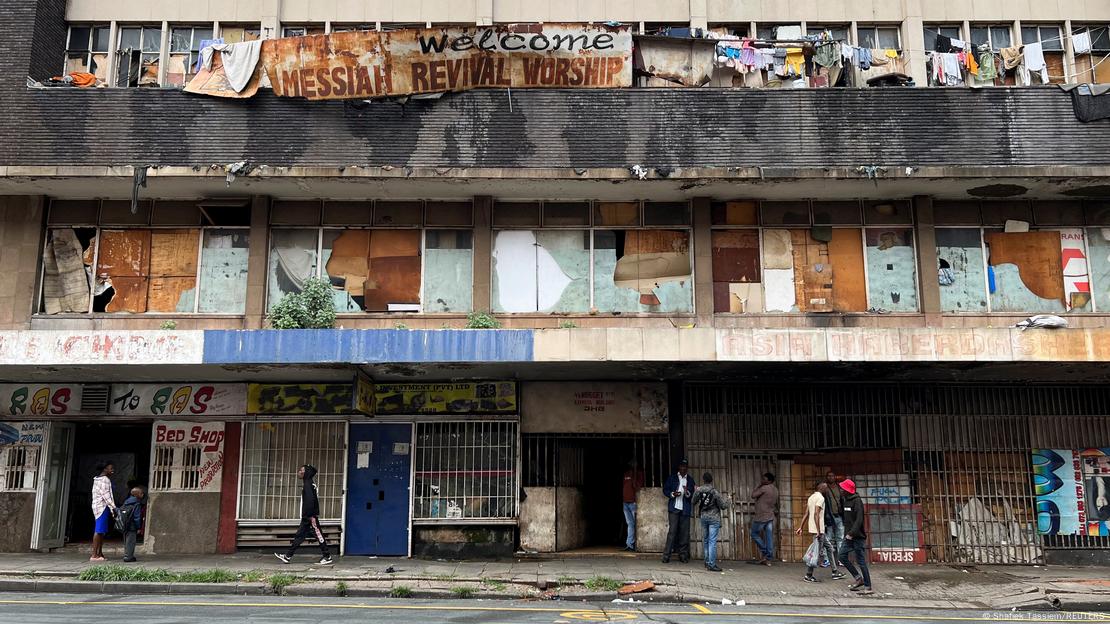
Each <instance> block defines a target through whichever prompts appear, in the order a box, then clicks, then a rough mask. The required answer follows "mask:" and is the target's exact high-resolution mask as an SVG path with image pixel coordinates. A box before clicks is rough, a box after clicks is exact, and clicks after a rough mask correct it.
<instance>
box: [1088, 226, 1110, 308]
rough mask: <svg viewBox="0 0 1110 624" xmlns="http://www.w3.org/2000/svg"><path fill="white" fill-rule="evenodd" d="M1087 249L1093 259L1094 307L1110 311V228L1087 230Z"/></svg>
mask: <svg viewBox="0 0 1110 624" xmlns="http://www.w3.org/2000/svg"><path fill="white" fill-rule="evenodd" d="M1087 248H1088V249H1089V250H1090V257H1091V277H1092V283H1093V284H1094V285H1096V286H1097V288H1092V291H1093V293H1094V299H1095V301H1094V305H1095V306H1096V307H1097V308H1098V310H1099V311H1105V310H1110V227H1092V228H1087Z"/></svg>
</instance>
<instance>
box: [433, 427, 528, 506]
mask: <svg viewBox="0 0 1110 624" xmlns="http://www.w3.org/2000/svg"><path fill="white" fill-rule="evenodd" d="M416 427H417V428H416V449H415V452H416V457H415V461H416V474H415V476H416V491H415V497H414V503H413V518H414V519H416V520H471V519H484V520H493V519H511V518H515V517H516V514H517V491H518V489H519V483H518V480H517V471H516V465H517V423H516V422H508V421H482V422H474V421H470V422H432V423H418V424H417V425H416Z"/></svg>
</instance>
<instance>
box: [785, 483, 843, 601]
mask: <svg viewBox="0 0 1110 624" xmlns="http://www.w3.org/2000/svg"><path fill="white" fill-rule="evenodd" d="M828 492H829V486H828V485H826V484H825V483H824V482H820V483H818V484H817V486H816V487H815V488H814V490H813V494H810V495H809V499H808V500H807V501H806V514H805V515H804V516H802V521H801V524H799V525H798V528H797V529H795V530H794V533H795V534H796V535H801V534H802V527H803V526H805V527H806V528H807V529H808V530H809V534H810V535H811V536H813V540H814V541H815V542H817V558H818V559H820V558H821V555H827V556H828V558H829V561H830V562H831V564H832V578H833V580H834V581H839V580H840V579H842V578H844V575H843V574H841V573H840V570H839V569H837V567H836V554H835V553H833V549H832V544H830V543H829V540H828V537H826V535H825V529H826V527H828V525H829V522H830V521H831V520H832V514H831V513H830V512H829V507H828V502H827V498H826V495H827V494H828ZM818 563H819V561H818ZM814 569H815V566H812V565H807V566H806V575H805V576H804V577H803V578H802V580H803V581H806V582H807V583H816V582H817V579H816V578H815V577H814V576H813V571H814Z"/></svg>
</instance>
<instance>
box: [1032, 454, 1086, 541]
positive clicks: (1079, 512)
mask: <svg viewBox="0 0 1110 624" xmlns="http://www.w3.org/2000/svg"><path fill="white" fill-rule="evenodd" d="M1082 475H1083V472H1082V469H1081V468H1080V462H1079V456H1078V454H1076V453H1075V452H1074V451H1071V450H1069V449H1033V493H1034V494H1035V495H1036V497H1037V532H1038V533H1040V534H1041V535H1078V534H1079V531H1080V527H1081V526H1083V523H1084V522H1085V520H1086V518H1085V517H1084V513H1083V509H1082V507H1081V506H1080V504H1079V499H1081V498H1082V496H1083V494H1082V493H1083V485H1082Z"/></svg>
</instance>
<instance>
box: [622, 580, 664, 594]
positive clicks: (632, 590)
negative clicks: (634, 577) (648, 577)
mask: <svg viewBox="0 0 1110 624" xmlns="http://www.w3.org/2000/svg"><path fill="white" fill-rule="evenodd" d="M654 589H655V583H652V582H651V581H639V582H636V583H629V584H628V585H625V586H624V587H621V588H620V589H618V590H617V595H618V596H627V595H628V594H638V593H640V592H646V591H652V590H654Z"/></svg>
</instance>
